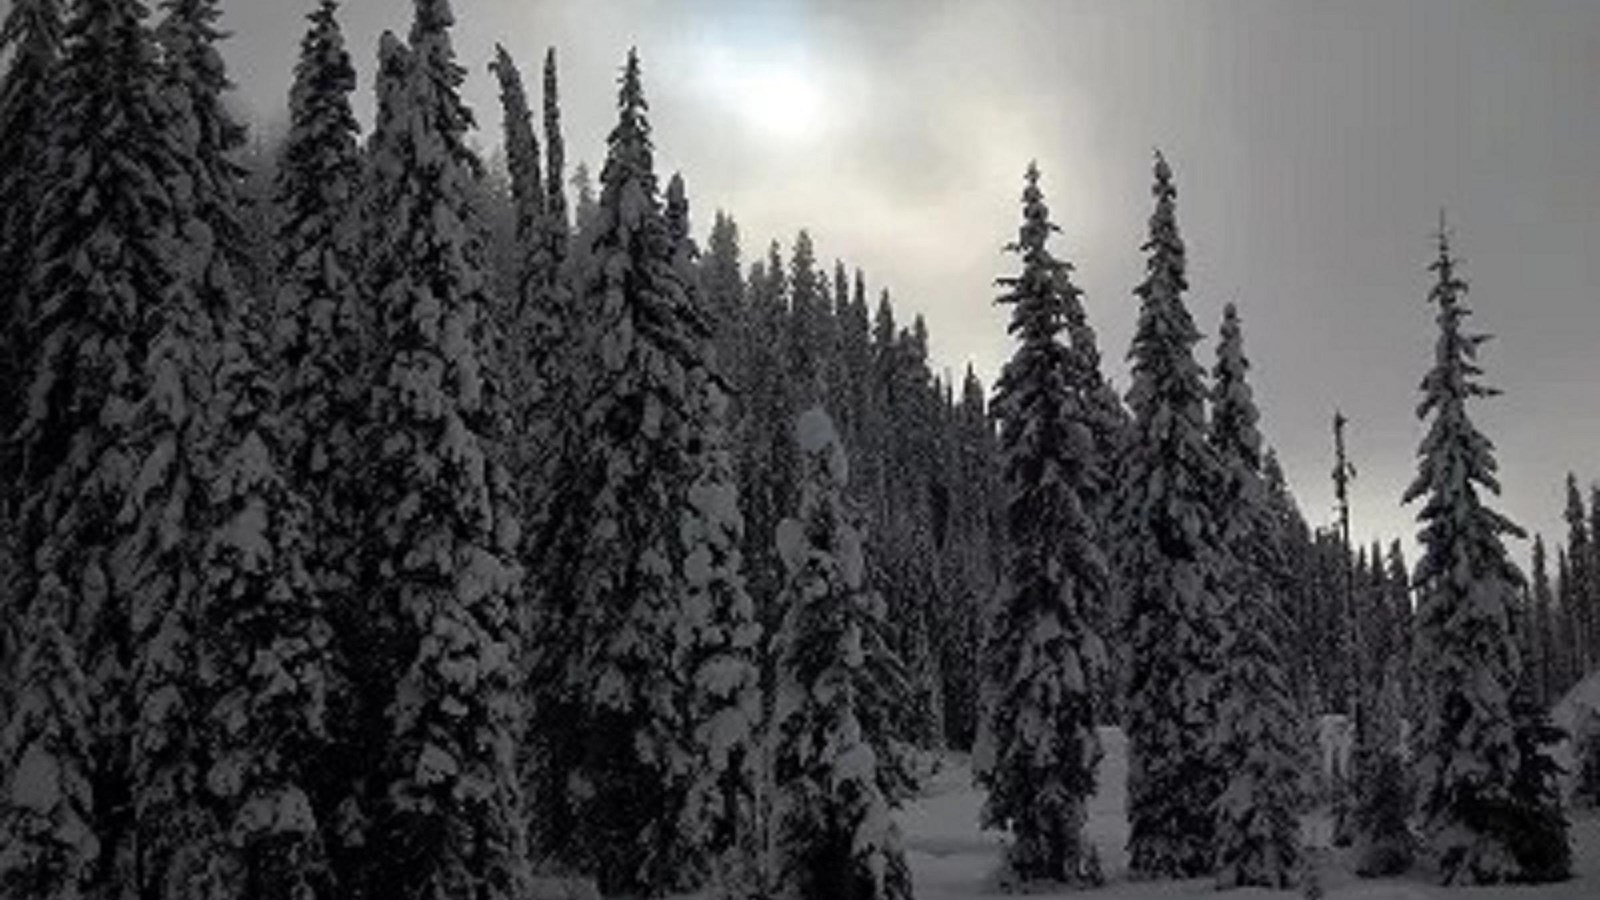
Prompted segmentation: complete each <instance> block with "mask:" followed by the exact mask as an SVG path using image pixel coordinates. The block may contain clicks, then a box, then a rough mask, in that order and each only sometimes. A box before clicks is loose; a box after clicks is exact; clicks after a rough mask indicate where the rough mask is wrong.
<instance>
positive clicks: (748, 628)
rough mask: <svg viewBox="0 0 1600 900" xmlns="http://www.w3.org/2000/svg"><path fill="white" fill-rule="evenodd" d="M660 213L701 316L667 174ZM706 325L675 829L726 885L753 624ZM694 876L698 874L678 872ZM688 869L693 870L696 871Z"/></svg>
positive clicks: (753, 778)
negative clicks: (681, 784) (683, 748)
mask: <svg viewBox="0 0 1600 900" xmlns="http://www.w3.org/2000/svg"><path fill="white" fill-rule="evenodd" d="M666 219H667V228H668V232H669V234H670V235H671V238H672V242H673V246H674V248H675V250H674V258H673V264H674V267H675V268H676V269H677V272H678V278H679V280H680V281H681V282H682V283H683V284H684V285H685V286H686V287H687V288H688V289H689V302H690V304H691V305H692V306H694V308H695V309H696V310H697V311H698V312H699V314H700V317H701V320H702V321H703V322H707V323H709V320H710V313H709V310H706V309H705V306H706V302H705V299H704V298H703V297H702V295H701V292H700V290H699V289H698V281H697V277H696V256H697V251H696V249H695V247H694V243H693V240H692V239H691V238H690V236H689V208H688V198H687V197H686V195H685V193H684V188H683V179H682V178H680V177H679V176H677V175H674V176H673V177H672V180H671V181H670V182H669V183H668V185H667V196H666ZM713 340H714V339H713V337H712V335H711V333H710V331H709V328H707V330H706V331H705V332H704V333H703V334H702V335H701V336H700V344H701V346H700V350H699V355H700V359H701V362H700V364H699V365H698V366H696V367H694V368H692V369H691V370H690V371H689V372H688V389H689V414H688V421H687V422H686V427H687V428H688V447H689V453H690V472H691V475H690V477H691V479H692V480H691V482H690V483H689V485H688V486H687V491H686V495H685V503H684V507H683V513H682V516H683V523H682V526H681V529H682V538H683V542H684V545H683V553H684V557H683V563H682V567H683V582H684V583H683V588H682V590H683V595H682V597H681V599H680V601H679V602H680V604H681V608H680V610H679V613H678V615H677V621H676V623H675V627H676V631H677V633H676V635H675V638H674V641H675V645H676V646H675V654H676V659H675V664H676V665H675V667H676V668H677V669H678V670H679V671H682V672H684V673H685V674H686V676H687V679H688V680H687V684H686V686H685V687H686V691H685V711H686V723H687V725H688V727H689V734H688V736H687V743H688V748H689V749H688V753H687V754H685V755H684V756H683V757H681V758H680V762H681V763H682V764H683V765H684V767H685V771H684V772H682V773H680V774H679V777H684V778H685V779H686V785H687V790H686V793H685V797H684V799H683V801H682V802H683V804H684V808H683V824H682V832H683V834H684V835H685V838H686V841H687V843H688V844H689V846H690V847H691V848H692V850H693V853H692V856H691V858H690V859H689V860H686V861H685V863H686V865H688V866H690V867H695V866H699V867H706V866H709V867H710V868H711V869H712V871H710V872H708V873H706V874H710V875H713V876H715V877H716V878H717V879H718V880H719V881H722V882H724V885H723V887H724V889H726V890H730V891H735V892H738V891H742V890H748V889H749V888H751V887H753V885H754V882H753V880H752V879H753V876H754V873H753V872H752V871H749V864H750V863H751V862H752V861H754V860H755V859H756V858H757V855H758V852H759V841H758V834H757V832H756V822H755V802H756V791H757V765H758V763H759V762H760V755H759V749H760V748H759V747H758V746H757V742H756V738H757V734H758V732H759V728H760V719H761V685H760V671H759V669H758V667H757V651H758V648H759V647H760V644H761V640H760V639H761V628H760V626H759V625H758V624H757V622H756V612H755V605H754V603H753V602H752V601H751V599H750V595H749V593H748V592H747V591H746V590H745V583H744V572H743V557H742V551H741V547H742V546H743V543H744V518H743V516H742V515H741V514H740V512H739V488H738V483H737V473H736V471H735V466H734V454H733V447H732V442H731V440H730V439H729V435H728V426H727V417H728V393H729V392H728V389H727V387H726V384H725V382H724V380H723V378H722V376H721V375H720V373H719V371H718V369H717V367H716V366H715V365H714V363H713V362H712V360H713V359H714V356H715V349H714V342H713ZM681 874H682V875H683V876H688V877H690V878H692V879H694V880H699V878H701V877H704V876H703V875H701V874H700V873H697V872H693V871H689V872H684V873H681ZM696 876H699V877H696Z"/></svg>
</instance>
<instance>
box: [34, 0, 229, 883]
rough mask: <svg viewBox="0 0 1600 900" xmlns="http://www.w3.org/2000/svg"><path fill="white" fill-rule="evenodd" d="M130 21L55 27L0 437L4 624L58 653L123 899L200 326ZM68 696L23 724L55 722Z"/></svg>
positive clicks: (163, 143)
mask: <svg viewBox="0 0 1600 900" xmlns="http://www.w3.org/2000/svg"><path fill="white" fill-rule="evenodd" d="M147 15H148V12H147V10H146V9H145V7H144V6H143V5H142V4H141V3H139V2H137V0H86V2H82V3H79V4H77V5H76V6H74V7H73V8H72V10H71V13H70V16H69V18H68V20H67V23H66V31H65V35H66V38H65V45H64V46H65V50H64V55H63V57H62V60H61V65H60V68H59V70H58V74H57V76H56V78H55V80H54V83H53V90H54V91H55V94H56V103H55V104H54V106H53V108H52V113H51V114H52V128H51V137H52V144H51V149H50V151H49V154H48V158H49V160H50V164H49V165H48V166H47V167H45V170H44V172H43V173H42V181H43V187H42V194H41V196H42V198H43V199H42V201H41V205H40V208H39V212H38V215H37V217H36V220H35V224H36V231H35V234H36V238H35V242H34V246H35V253H36V256H35V257H34V264H33V265H34V273H35V274H34V277H33V280H32V281H31V287H30V290H29V297H30V300H29V319H30V322H31V325H30V328H29V329H28V333H27V339H28V342H29V344H30V346H31V348H32V352H31V353H30V360H29V366H28V368H29V373H28V381H29V391H28V392H29V396H30V397H32V398H33V400H32V402H31V403H30V406H29V409H28V411H27V415H26V417H25V419H24V420H23V421H22V422H21V425H20V428H19V433H18V435H17V446H16V451H17V459H18V463H19V468H20V472H19V477H18V483H19V484H21V485H23V486H24V487H25V490H26V494H25V496H24V497H23V498H22V520H23V521H22V535H21V541H20V547H19V550H20V553H19V559H23V560H26V561H28V568H27V570H26V571H25V572H24V573H23V579H22V580H23V585H22V596H23V598H24V601H23V604H22V609H21V610H20V611H18V612H17V615H19V616H22V617H23V621H29V622H46V621H48V620H50V619H52V618H53V619H54V620H55V621H57V622H59V623H61V627H62V629H63V630H64V631H65V632H66V635H67V638H68V640H69V641H70V642H71V644H72V647H73V649H74V650H75V651H76V662H77V665H78V666H80V667H81V671H82V672H83V676H84V679H85V681H84V687H85V691H86V697H85V701H86V703H87V707H88V708H89V709H91V710H93V711H94V719H93V720H92V722H91V723H90V725H89V726H88V733H89V735H90V736H91V737H90V745H89V746H88V747H87V748H86V749H87V752H88V755H89V764H88V777H89V778H90V787H89V791H88V794H87V795H88V796H90V797H92V798H93V804H94V806H93V816H92V826H91V827H92V828H93V831H94V833H95V835H96V836H97V838H98V840H99V845H100V851H101V852H100V853H99V855H98V857H97V858H95V859H94V862H95V864H96V868H95V872H94V876H93V879H92V880H93V881H94V882H96V883H98V884H101V885H108V886H109V885H116V886H118V889H119V890H121V891H124V892H128V891H132V890H133V889H134V887H135V885H136V884H137V883H138V880H137V877H136V875H135V872H136V871H137V870H136V869H135V867H134V865H133V861H134V860H133V847H134V841H133V827H132V826H133V821H132V814H133V809H132V800H133V797H132V791H131V780H132V779H131V772H130V750H131V746H130V738H131V735H132V729H133V727H134V722H135V721H136V717H137V716H138V711H137V708H136V707H135V705H134V703H133V700H134V691H133V689H132V683H131V680H132V675H133V667H134V665H135V661H136V659H137V658H138V656H139V655H140V654H138V653H136V651H137V650H138V649H139V647H138V643H137V642H136V641H135V633H136V632H138V633H140V634H141V635H142V634H144V633H146V632H147V630H148V629H149V628H150V627H151V623H152V621H154V617H153V615H152V613H154V612H156V611H157V609H158V608H181V607H182V605H183V604H181V603H180V602H179V600H180V598H179V597H178V596H176V595H177V592H178V590H179V586H180V585H184V584H187V582H188V579H185V578H182V577H180V575H179V569H180V567H181V564H182V560H183V559H185V558H186V554H185V553H184V552H183V551H184V549H185V548H184V547H182V546H180V545H181V544H182V543H183V542H184V539H185V538H184V529H183V523H184V521H185V516H186V515H187V513H188V509H187V507H186V504H187V501H188V496H189V494H190V490H191V488H192V485H191V484H190V483H189V481H188V478H187V468H188V466H189V465H190V463H191V462H192V458H185V459H180V458H179V456H180V453H179V447H180V444H179V442H178V441H177V440H176V437H177V435H179V434H181V433H182V429H184V428H185V427H186V426H187V425H188V424H189V422H190V420H191V418H192V417H193V416H194V415H195V414H196V412H197V410H198V409H199V408H202V407H203V397H201V396H199V395H198V391H197V388H198V385H197V384H196V380H197V379H196V378H195V376H196V374H197V369H196V368H195V367H193V366H192V365H190V360H189V359H188V357H189V354H191V353H192V352H193V351H194V341H193V340H192V337H194V336H195V335H194V332H197V331H200V330H201V329H198V328H197V327H195V326H196V325H197V322H196V319H197V318H198V317H197V316H196V315H195V311H194V310H193V309H192V307H191V306H190V305H189V304H188V303H187V302H186V301H185V300H184V299H183V298H184V297H185V296H187V295H185V294H183V293H182V292H181V291H179V290H177V289H176V288H177V287H178V286H179V285H180V282H181V281H182V279H184V278H185V277H186V269H185V267H184V265H183V263H182V261H181V260H180V259H179V258H178V254H177V253H176V252H175V250H176V247H177V246H178V238H179V232H178V227H177V226H178V218H179V211H178V209H177V205H176V203H175V200H174V197H173V196H172V194H171V193H170V192H169V190H168V186H169V185H170V184H171V183H172V182H173V181H174V180H176V179H177V177H178V176H179V175H180V173H182V172H183V170H182V161H181V159H180V157H179V153H180V151H179V149H178V148H177V147H176V146H175V142H174V141H173V140H171V137H170V133H169V132H168V131H167V128H168V127H169V122H170V120H169V118H168V110H167V107H166V104H165V103H164V102H163V100H162V99H161V97H160V95H159V91H160V84H159V71H158V69H157V66H156V52H155V45H154V41H153V39H152V37H151V34H150V32H149V30H148V28H147V27H146V24H145V19H146V16H147ZM185 449H192V448H189V447H185ZM34 639H35V641H38V640H43V637H42V636H41V635H35V636H34ZM34 652H35V654H36V655H35V657H34V658H35V659H43V658H45V657H43V656H41V655H39V654H42V653H44V652H45V651H41V650H37V649H36V650H35V651H34ZM55 655H56V657H57V658H61V657H63V656H64V654H61V653H57V654H55ZM58 668H63V669H67V670H70V669H71V665H69V664H62V665H61V666H59V667H58ZM68 677H70V676H68ZM76 705H77V701H76V700H72V701H68V702H66V703H64V704H55V705H50V706H48V707H45V708H43V709H41V710H40V711H39V713H38V714H39V715H41V716H44V717H49V716H64V715H67V713H68V710H69V709H71V708H75V707H76ZM172 706H176V704H173V705H172ZM169 708H171V707H170V706H169ZM35 727H41V728H45V729H46V730H48V729H51V728H59V729H66V730H72V729H75V728H76V726H75V725H73V724H72V723H71V722H66V721H61V722H56V723H52V724H49V725H45V724H41V723H35ZM58 733H62V732H58ZM174 736H176V735H174Z"/></svg>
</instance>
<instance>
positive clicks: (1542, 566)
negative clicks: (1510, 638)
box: [1528, 535, 1561, 709]
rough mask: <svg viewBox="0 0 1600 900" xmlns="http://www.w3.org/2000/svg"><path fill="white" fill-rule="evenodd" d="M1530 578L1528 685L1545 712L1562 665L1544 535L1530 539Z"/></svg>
mask: <svg viewBox="0 0 1600 900" xmlns="http://www.w3.org/2000/svg"><path fill="white" fill-rule="evenodd" d="M1532 577H1533V586H1532V589H1531V595H1530V599H1531V600H1532V602H1533V610H1532V612H1533V616H1532V620H1533V621H1532V626H1533V639H1532V640H1531V641H1530V643H1531V644H1532V645H1533V647H1534V656H1533V658H1532V659H1530V660H1528V667H1529V668H1530V669H1531V673H1530V675H1529V678H1528V682H1529V685H1530V686H1531V689H1532V693H1533V700H1534V702H1535V703H1536V704H1538V705H1539V706H1542V707H1544V708H1546V709H1548V708H1549V707H1551V706H1553V705H1555V702H1556V700H1557V699H1559V695H1558V694H1557V688H1556V679H1557V675H1558V673H1559V672H1560V668H1561V662H1560V657H1559V653H1558V651H1557V648H1556V635H1555V629H1554V625H1555V613H1556V609H1555V594H1554V592H1553V591H1552V590H1551V588H1550V569H1549V554H1548V552H1547V551H1546V550H1545V546H1544V535H1536V536H1535V537H1534V539H1533V571H1532Z"/></svg>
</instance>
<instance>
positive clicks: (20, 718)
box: [0, 609, 101, 900]
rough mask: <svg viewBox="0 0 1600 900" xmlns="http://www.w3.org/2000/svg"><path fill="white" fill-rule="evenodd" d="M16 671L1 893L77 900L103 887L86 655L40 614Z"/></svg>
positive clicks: (1, 802)
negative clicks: (81, 661)
mask: <svg viewBox="0 0 1600 900" xmlns="http://www.w3.org/2000/svg"><path fill="white" fill-rule="evenodd" d="M28 625H29V630H28V633H29V634H30V636H31V639H30V641H29V644H28V649H27V651H26V652H25V654H24V655H23V658H22V660H21V662H20V664H19V665H18V666H17V669H16V671H17V673H18V677H17V682H16V685H15V688H14V689H15V691H16V703H15V710H14V711H13V712H12V715H11V717H10V718H9V719H7V721H6V724H5V726H4V728H3V730H0V773H5V780H4V781H3V782H0V788H3V789H4V793H3V794H0V890H3V891H4V893H5V895H6V896H7V897H10V898H14V900H76V898H79V897H83V896H88V895H90V894H91V893H92V892H93V891H94V890H95V888H96V882H95V880H94V871H95V863H96V859H97V857H98V856H99V855H100V849H101V848H100V841H99V839H98V838H97V837H96V834H95V812H94V796H93V789H92V780H91V779H92V777H93V776H92V773H93V767H94V761H93V759H91V758H90V756H89V753H88V751H89V748H91V747H92V746H94V737H93V735H92V733H91V729H92V728H93V727H94V715H93V711H92V710H91V708H90V706H89V697H90V687H89V684H88V681H87V679H86V678H85V676H84V673H83V671H82V669H81V668H80V667H79V666H78V661H77V650H76V648H75V647H74V646H73V642H72V640H71V639H70V638H69V637H68V636H67V634H66V633H65V631H63V629H62V627H61V624H60V622H59V621H58V620H57V619H56V618H55V617H54V615H53V614H49V613H45V612H43V610H42V609H36V610H35V614H34V616H33V617H32V618H31V620H30V621H29V622H28Z"/></svg>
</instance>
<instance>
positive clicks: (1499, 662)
mask: <svg viewBox="0 0 1600 900" xmlns="http://www.w3.org/2000/svg"><path fill="white" fill-rule="evenodd" d="M1456 266H1457V261H1456V259H1455V258H1454V257H1453V256H1452V255H1451V253H1450V245H1449V238H1448V236H1447V235H1446V234H1445V233H1444V232H1443V230H1442V229H1441V233H1440V235H1439V256H1438V259H1437V260H1436V261H1435V262H1434V263H1433V264H1432V265H1431V266H1430V267H1429V269H1430V271H1432V272H1434V273H1435V274H1436V275H1437V278H1438V280H1437V282H1436V283H1435V285H1434V286H1433V288H1432V291H1431V293H1430V299H1431V300H1432V301H1433V302H1434V303H1436V304H1437V305H1438V307H1439V314H1438V317H1437V321H1438V324H1439V340H1438V342H1437V345H1436V348H1435V356H1434V365H1433V368H1432V369H1431V370H1430V371H1429V373H1428V376H1427V378H1426V379H1425V380H1424V381H1423V385H1422V389H1423V395H1424V398H1423V401H1422V404H1421V405H1420V406H1419V407H1418V416H1419V417H1420V418H1425V419H1426V418H1429V417H1431V418H1432V422H1431V425H1430V427H1429V431H1428V435H1427V437H1426V438H1425V439H1424V441H1423V443H1422V447H1421V450H1420V451H1419V456H1420V457H1421V463H1420V465H1419V470H1418V474H1417V478H1416V480H1415V481H1413V482H1412V484H1411V487H1410V488H1409V489H1408V490H1407V491H1406V494H1405V500H1406V502H1411V501H1414V500H1416V499H1418V498H1424V499H1425V503H1424V506H1423V508H1422V510H1421V511H1420V512H1419V513H1418V520H1419V521H1420V522H1421V523H1422V526H1423V527H1422V531H1421V533H1420V535H1419V540H1420V542H1421V544H1422V547H1423V557H1422V559H1421V560H1420V561H1419V562H1418V564H1417V573H1416V581H1417V584H1418V588H1419V592H1420V596H1421V600H1422V605H1421V609H1420V611H1419V639H1420V640H1421V641H1422V642H1423V644H1424V646H1425V658H1426V660H1427V662H1428V668H1427V669H1426V670H1424V673H1425V677H1426V678H1427V679H1428V681H1429V685H1428V691H1427V693H1428V702H1429V715H1427V716H1426V717H1425V718H1424V720H1423V721H1422V723H1421V727H1420V728H1419V730H1418V735H1417V771H1418V780H1419V791H1418V793H1419V798H1418V806H1419V811H1420V813H1421V817H1422V827H1423V834H1424V837H1425V840H1426V841H1427V842H1428V844H1429V845H1430V848H1431V850H1432V851H1433V853H1434V855H1435V858H1436V863H1437V866H1438V871H1439V877H1440V879H1441V880H1442V881H1443V882H1444V883H1446V884H1463V883H1464V884H1496V883H1502V882H1507V881H1519V880H1524V879H1529V878H1534V877H1537V876H1538V872H1537V867H1536V866H1534V858H1533V855H1532V854H1533V852H1534V851H1537V850H1539V849H1540V848H1539V847H1536V846H1528V845H1527V844H1524V843H1521V842H1520V839H1521V835H1520V834H1519V830H1518V829H1519V828H1520V827H1522V826H1523V825H1525V824H1526V822H1527V821H1528V819H1527V818H1526V817H1529V816H1532V817H1541V816H1542V813H1541V810H1542V809H1543V807H1544V806H1545V805H1546V798H1543V797H1540V796H1538V795H1536V794H1533V795H1530V794H1529V793H1527V792H1526V790H1524V789H1522V787H1523V786H1519V784H1518V775H1519V772H1522V771H1524V770H1523V768H1522V767H1523V766H1525V765H1532V761H1528V762H1519V760H1521V759H1522V757H1523V756H1525V755H1526V754H1527V753H1530V752H1532V753H1536V754H1537V753H1543V752H1544V751H1543V749H1542V748H1538V747H1537V744H1538V743H1539V741H1538V739H1537V737H1536V736H1531V735H1529V734H1528V732H1526V731H1525V730H1524V729H1525V728H1526V727H1527V725H1526V723H1525V722H1524V721H1522V717H1520V716H1519V715H1518V714H1517V711H1516V710H1515V709H1514V708H1513V704H1512V694H1513V692H1514V691H1515V689H1516V687H1517V681H1518V678H1519V676H1520V674H1521V660H1519V659H1518V657H1517V649H1516V636H1515V634H1514V633H1513V632H1512V627H1513V626H1512V621H1511V619H1512V615H1513V607H1514V605H1515V603H1516V592H1517V589H1518V587H1519V586H1520V584H1521V583H1522V576H1521V573H1520V572H1518V571H1517V569H1516V567H1515V566H1514V565H1513V564H1512V563H1511V561H1510V560H1509V559H1508V558H1507V555H1506V551H1505V547H1504V545H1503V544H1502V540H1503V537H1504V536H1505V535H1513V536H1521V534H1522V532H1521V529H1519V528H1518V527H1517V526H1516V525H1514V524H1513V523H1512V522H1510V521H1509V520H1508V519H1506V518H1505V517H1504V516H1503V515H1501V514H1500V513H1498V512H1495V511H1494V510H1492V509H1490V508H1489V507H1488V506H1487V505H1485V504H1484V502H1483V501H1482V499H1481V498H1480V496H1479V490H1480V488H1481V489H1485V490H1488V491H1490V492H1493V493H1498V492H1499V488H1500V485H1499V481H1498V480H1497V478H1496V475H1495V471H1496V464H1495V460H1494V456H1493V445H1492V444H1491V443H1490V442H1489V440H1488V438H1486V437H1484V435H1483V434H1482V433H1481V432H1480V431H1478V430H1477V428H1476V427H1475V426H1474V425H1473V423H1472V421H1471V419H1469V418H1468V416H1467V402H1468V401H1469V400H1471V399H1473V398H1478V397H1490V396H1493V395H1494V394H1495V393H1496V391H1494V390H1493V389H1492V388H1488V387H1485V386H1484V385H1483V384H1482V383H1481V382H1480V381H1479V380H1478V376H1479V375H1480V374H1481V373H1482V369H1481V368H1479V366H1478V364H1477V362H1476V359H1477V355H1478V348H1479V346H1480V345H1481V344H1482V343H1483V342H1484V341H1485V340H1487V338H1486V337H1484V336H1481V335H1474V334H1469V333H1465V332H1463V330H1462V326H1463V324H1464V322H1463V320H1464V319H1465V318H1466V316H1467V314H1468V311H1467V308H1466V306H1465V304H1464V303H1463V300H1462V295H1463V294H1464V293H1465V292H1466V289H1467V285H1466V282H1465V281H1463V280H1462V279H1461V278H1460V277H1459V276H1458V275H1457V272H1456ZM1519 735H1524V736H1528V739H1529V740H1531V742H1532V744H1533V745H1534V746H1527V744H1526V743H1525V745H1524V746H1523V747H1519V746H1518V743H1519ZM1563 824H1564V823H1563ZM1542 836H1543V837H1545V838H1548V839H1550V840H1558V841H1560V842H1562V843H1564V842H1565V840H1566V835H1565V830H1564V829H1561V830H1560V831H1559V833H1551V832H1544V833H1543V835H1542Z"/></svg>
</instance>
